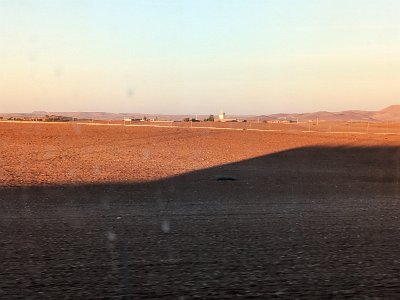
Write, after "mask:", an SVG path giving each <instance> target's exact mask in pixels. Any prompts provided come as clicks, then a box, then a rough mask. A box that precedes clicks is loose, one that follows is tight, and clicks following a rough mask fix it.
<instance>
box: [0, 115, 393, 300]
mask: <svg viewBox="0 0 400 300" xmlns="http://www.w3.org/2000/svg"><path fill="white" fill-rule="evenodd" d="M0 136H1V143H0V183H1V186H0V257H1V261H0V298H4V299H18V298H29V299H35V298H36V299H43V298H56V299H58V298H73V299H86V298H136V299H140V298H151V299H156V298H163V299H193V298H201V299H207V298H208V299H231V298H252V299H254V298H261V299H265V298H286V299H293V298H306V299H310V298H314V299H321V298H332V297H333V298H335V297H336V298H345V297H350V298H379V297H383V298H397V297H399V295H400V281H399V278H398V274H399V271H400V259H399V257H398V245H399V243H400V234H399V233H400V231H399V230H400V217H399V216H400V203H399V174H400V148H399V144H400V136H391V135H375V134H363V135H361V134H350V133H349V134H343V133H342V134H332V133H318V132H311V133H304V132H300V131H296V132H258V131H249V130H238V131H233V130H212V129H193V128H153V127H128V126H125V127H124V126H90V125H79V124H30V123H6V122H4V123H0Z"/></svg>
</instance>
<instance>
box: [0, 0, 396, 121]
mask: <svg viewBox="0 0 400 300" xmlns="http://www.w3.org/2000/svg"><path fill="white" fill-rule="evenodd" d="M0 60H1V67H0V112H23V111H25V112H29V111H33V110H46V111H109V112H143V113H183V114H186V113H188V114H189V113H199V114H201V113H204V114H208V113H218V111H220V110H224V111H226V112H227V113H230V114H268V113H275V112H303V111H315V110H344V109H371V110H374V109H379V108H382V107H384V106H387V105H389V104H394V103H399V102H400V1H395V0H392V1H389V0H379V1H378V0H376V1H371V0H331V1H328V0H325V1H324V0H318V1H311V0H309V1H306V0H297V1H296V0H292V1H290V0H275V1H274V0H264V1H255V0H253V1H251V0H248V1H245V0H243V1H223V0H214V1H200V0H199V1H189V0H187V1H168V0H164V1H151V0H144V1H134V0H129V1H128V0H127V1H101V0H97V1H94V0H93V1H84V0H79V1H72V0H65V1H61V0H58V1H57V0H48V1H41V0H31V1H22V0H21V1H18V0H0Z"/></svg>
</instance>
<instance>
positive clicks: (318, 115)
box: [0, 105, 400, 122]
mask: <svg viewBox="0 0 400 300" xmlns="http://www.w3.org/2000/svg"><path fill="white" fill-rule="evenodd" d="M45 115H57V116H65V117H74V118H78V119H93V120H122V119H124V118H135V119H140V118H143V117H146V118H148V119H153V118H158V119H159V120H174V121H181V120H183V119H184V118H186V117H191V118H194V117H195V115H160V114H142V113H108V112H46V111H34V112H32V113H8V114H1V113H0V117H5V118H7V117H26V118H29V117H42V116H45ZM214 116H215V117H216V118H217V114H214ZM207 117H208V115H198V116H197V118H198V119H199V120H203V119H204V118H207ZM227 117H228V118H237V119H247V120H266V121H269V120H288V121H290V120H291V121H297V120H298V121H301V122H304V121H309V120H317V119H318V120H320V121H344V122H346V121H364V122H387V121H389V122H400V105H391V106H389V107H386V108H384V109H382V110H378V111H363V110H346V111H339V112H329V111H318V112H311V113H297V114H288V113H280V114H272V115H260V116H256V115H254V116H250V115H246V116H243V115H242V116H240V115H234V116H233V115H230V116H229V115H228V116H227Z"/></svg>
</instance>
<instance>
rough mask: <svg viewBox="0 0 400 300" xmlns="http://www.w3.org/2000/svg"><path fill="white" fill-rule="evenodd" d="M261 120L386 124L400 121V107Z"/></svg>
mask: <svg viewBox="0 0 400 300" xmlns="http://www.w3.org/2000/svg"><path fill="white" fill-rule="evenodd" d="M257 118H259V119H261V120H282V119H283V120H292V121H296V120H299V121H303V122H304V121H309V120H317V119H318V120H321V121H365V122H386V121H391V122H394V121H400V105H392V106H389V107H387V108H384V109H382V110H379V111H364V110H346V111H340V112H328V111H319V112H312V113H299V114H286V113H281V114H272V115H267V116H258V117H257Z"/></svg>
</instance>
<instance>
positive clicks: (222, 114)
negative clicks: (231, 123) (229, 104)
mask: <svg viewBox="0 0 400 300" xmlns="http://www.w3.org/2000/svg"><path fill="white" fill-rule="evenodd" d="M218 118H219V120H220V121H223V120H225V113H224V112H223V111H221V112H220V113H219V115H218Z"/></svg>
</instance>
